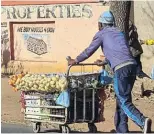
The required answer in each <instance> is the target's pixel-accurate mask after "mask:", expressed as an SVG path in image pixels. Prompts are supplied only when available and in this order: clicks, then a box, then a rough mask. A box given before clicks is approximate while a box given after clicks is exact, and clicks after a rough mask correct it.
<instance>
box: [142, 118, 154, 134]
mask: <svg viewBox="0 0 154 134" xmlns="http://www.w3.org/2000/svg"><path fill="white" fill-rule="evenodd" d="M151 125H152V120H151V119H149V118H146V119H145V122H144V128H143V133H144V134H147V133H151Z"/></svg>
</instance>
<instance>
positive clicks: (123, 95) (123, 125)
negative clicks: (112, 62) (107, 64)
mask: <svg viewBox="0 0 154 134" xmlns="http://www.w3.org/2000/svg"><path fill="white" fill-rule="evenodd" d="M135 79H136V65H127V66H125V67H122V68H120V69H118V70H117V71H115V76H114V90H115V94H116V113H115V127H116V131H117V133H127V132H129V130H128V124H127V123H128V117H129V118H130V119H131V120H133V121H134V122H135V123H136V124H137V125H138V126H140V127H143V126H144V121H145V117H144V116H143V114H142V113H141V112H140V111H139V110H138V109H137V108H136V107H135V106H134V104H133V103H132V96H131V91H132V88H133V85H134V82H135Z"/></svg>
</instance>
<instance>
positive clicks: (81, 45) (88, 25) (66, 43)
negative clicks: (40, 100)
mask: <svg viewBox="0 0 154 134" xmlns="http://www.w3.org/2000/svg"><path fill="white" fill-rule="evenodd" d="M53 6H55V5H47V6H45V5H44V6H43V5H42V7H41V11H42V12H41V15H40V16H42V17H44V16H46V12H45V11H46V9H47V8H48V7H50V8H51V7H53ZM62 6H65V5H62ZM73 6H75V7H74V8H75V9H73V8H72V9H70V10H71V11H70V12H71V13H70V16H73V14H74V15H75V16H78V17H74V18H73V17H69V18H68V17H67V13H66V11H65V9H63V16H64V18H60V16H59V15H60V13H59V11H58V9H57V10H56V11H55V15H56V16H57V17H59V18H53V16H51V15H50V18H37V15H38V14H37V10H38V8H37V7H38V6H37V5H36V6H35V5H34V6H31V8H30V10H32V11H33V13H30V14H29V15H30V16H31V19H27V15H28V13H27V12H28V11H27V10H26V11H27V12H26V13H27V14H26V15H25V14H24V12H25V9H27V8H26V7H28V6H24V7H21V6H14V8H15V12H16V14H15V15H16V17H17V18H15V19H13V17H12V14H11V13H10V12H12V11H13V9H12V7H7V6H5V7H2V22H7V27H4V28H3V29H2V30H3V31H4V29H8V32H9V22H17V21H18V22H24V21H55V26H54V27H55V31H54V33H52V39H51V40H50V42H49V43H50V46H51V49H50V52H51V53H50V54H48V57H46V59H47V60H46V61H51V62H30V61H26V62H25V61H18V62H15V63H18V64H19V63H22V65H23V68H24V69H25V70H28V71H30V72H51V71H54V72H61V71H63V72H64V71H65V70H66V67H67V63H66V56H71V57H72V58H75V57H76V56H77V55H78V54H79V53H80V52H81V51H82V50H84V49H85V48H86V47H87V46H88V45H89V44H90V42H91V40H92V38H93V36H94V34H95V33H96V32H97V30H98V28H97V25H98V24H97V20H98V17H99V15H100V14H101V12H103V11H104V10H107V9H108V6H102V5H101V4H99V3H86V4H78V5H73ZM84 6H86V10H87V9H88V10H87V11H84V12H83V7H84ZM7 10H8V11H10V12H9V13H10V16H7V15H8V14H6V11H7ZM43 10H44V11H43ZM73 10H74V11H73ZM87 12H90V13H91V14H90V15H91V16H90V15H89V14H88V13H87ZM19 13H20V15H19ZM19 16H20V17H24V16H25V18H23V19H21V18H20V17H19ZM81 16H82V17H81ZM7 17H8V18H7ZM15 35H16V39H17V40H18V41H16V39H15V42H17V43H15V45H18V46H20V45H21V44H22V43H23V41H22V39H21V36H19V37H17V35H18V34H17V33H16V34H15ZM7 45H8V46H9V45H10V42H8V43H7ZM15 51H17V50H15ZM98 51H99V52H97V53H95V54H94V56H92V57H91V58H90V59H89V60H88V61H86V62H93V61H94V60H96V58H97V57H99V56H100V54H101V51H100V49H99V50H98ZM22 52H24V56H23V57H25V56H26V55H28V53H29V52H28V51H27V52H26V51H22V49H21V53H22ZM16 55H18V54H17V52H16ZM22 55H23V54H22ZM32 55H33V57H34V59H33V60H35V57H36V61H38V60H37V59H38V58H37V57H39V58H40V61H44V60H42V59H43V58H42V57H43V56H45V55H47V54H44V55H41V56H38V55H36V54H34V53H33V54H32ZM20 59H22V57H20ZM52 61H56V62H52Z"/></svg>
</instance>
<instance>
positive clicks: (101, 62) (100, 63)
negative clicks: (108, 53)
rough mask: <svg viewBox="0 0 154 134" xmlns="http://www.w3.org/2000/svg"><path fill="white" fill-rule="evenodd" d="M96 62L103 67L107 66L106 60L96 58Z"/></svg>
mask: <svg viewBox="0 0 154 134" xmlns="http://www.w3.org/2000/svg"><path fill="white" fill-rule="evenodd" d="M94 63H95V64H97V65H98V66H102V67H103V68H104V67H105V66H104V65H105V64H104V61H102V60H96V61H95V62H94Z"/></svg>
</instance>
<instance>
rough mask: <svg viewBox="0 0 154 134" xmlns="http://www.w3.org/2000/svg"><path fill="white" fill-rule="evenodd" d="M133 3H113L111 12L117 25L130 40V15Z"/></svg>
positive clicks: (111, 3)
mask: <svg viewBox="0 0 154 134" xmlns="http://www.w3.org/2000/svg"><path fill="white" fill-rule="evenodd" d="M130 8H131V1H111V2H110V11H111V12H112V13H113V15H114V17H115V25H116V26H117V27H118V28H119V29H120V30H121V31H122V32H124V33H126V38H127V39H128V28H129V15H130Z"/></svg>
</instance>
